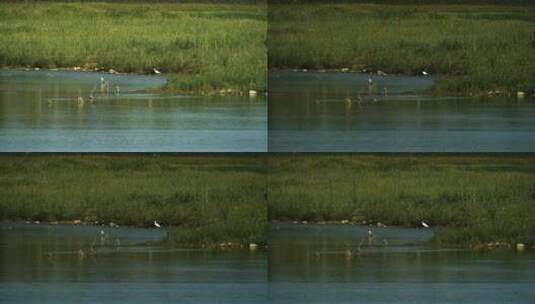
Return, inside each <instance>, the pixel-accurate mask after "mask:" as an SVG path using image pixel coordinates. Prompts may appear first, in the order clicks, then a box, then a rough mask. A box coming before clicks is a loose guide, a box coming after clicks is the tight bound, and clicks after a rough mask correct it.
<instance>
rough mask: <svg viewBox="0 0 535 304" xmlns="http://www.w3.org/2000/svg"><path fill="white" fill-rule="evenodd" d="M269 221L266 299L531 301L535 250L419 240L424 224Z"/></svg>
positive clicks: (424, 236) (428, 232) (425, 233)
mask: <svg viewBox="0 0 535 304" xmlns="http://www.w3.org/2000/svg"><path fill="white" fill-rule="evenodd" d="M368 229H369V228H368V227H361V226H350V225H295V224H280V223H279V224H273V225H272V227H271V230H270V236H269V240H270V243H269V245H270V251H269V271H268V276H269V283H270V287H269V290H270V291H269V295H270V299H271V300H272V303H407V304H408V303H452V304H453V303H456V304H458V303H503V304H505V303H533V299H535V289H534V288H533V286H535V253H534V252H533V251H525V252H521V253H520V252H515V251H512V250H504V251H493V252H475V251H469V250H453V249H436V248H431V247H427V246H425V245H424V244H425V241H426V240H428V239H429V238H430V237H432V232H431V230H427V229H400V228H388V227H387V228H376V227H372V228H371V229H372V233H373V235H374V236H375V237H374V239H373V241H372V242H371V243H369V240H368Z"/></svg>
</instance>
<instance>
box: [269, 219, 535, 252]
mask: <svg viewBox="0 0 535 304" xmlns="http://www.w3.org/2000/svg"><path fill="white" fill-rule="evenodd" d="M273 224H291V225H317V226H324V225H340V226H360V227H370V228H372V227H373V228H389V227H391V228H406V229H416V228H418V227H416V226H400V225H385V224H383V223H381V222H377V223H368V222H367V221H361V222H356V221H351V220H347V219H343V220H329V221H298V220H271V219H270V220H269V225H273ZM422 229H430V230H432V231H433V238H431V239H430V240H429V241H427V242H425V243H424V244H425V245H429V246H432V247H440V248H458V249H470V250H474V251H487V250H516V251H524V250H530V251H531V250H535V244H523V243H517V244H510V243H504V242H498V241H493V242H487V243H474V244H466V245H463V244H453V243H441V242H438V241H437V238H436V235H435V233H438V234H440V233H443V232H444V231H445V230H449V229H450V228H448V227H437V228H436V229H437V230H434V228H433V227H429V228H425V227H423V228H422ZM450 231H451V230H450Z"/></svg>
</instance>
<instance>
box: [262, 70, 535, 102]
mask: <svg viewBox="0 0 535 304" xmlns="http://www.w3.org/2000/svg"><path fill="white" fill-rule="evenodd" d="M280 71H292V72H296V73H298V72H299V73H308V72H313V73H327V72H331V73H332V72H336V73H354V74H369V75H370V76H378V77H381V76H389V75H390V76H406V77H418V76H420V77H431V78H433V79H435V83H434V84H433V85H432V86H431V87H430V88H428V89H426V90H424V91H422V92H420V93H422V94H424V95H428V96H441V97H475V98H482V99H486V98H496V97H505V98H508V99H523V98H528V99H529V98H530V97H535V90H533V92H525V91H517V90H508V89H506V88H502V89H488V90H482V91H474V92H469V93H467V94H464V93H462V92H447V93H446V92H445V91H442V90H439V89H438V88H437V83H440V82H441V81H449V80H455V79H456V77H459V76H453V75H442V74H436V75H429V74H428V75H425V76H424V75H421V74H408V73H385V72H384V71H382V70H373V69H366V68H365V69H362V70H355V69H352V68H349V67H340V68H334V69H333V68H331V69H316V68H302V67H270V68H269V70H268V73H271V72H280ZM457 80H459V78H457ZM526 93H527V94H526ZM520 95H522V97H520ZM526 95H527V96H526Z"/></svg>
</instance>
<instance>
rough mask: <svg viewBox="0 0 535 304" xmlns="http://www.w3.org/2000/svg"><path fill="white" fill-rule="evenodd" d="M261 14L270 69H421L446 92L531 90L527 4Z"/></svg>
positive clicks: (534, 74) (534, 16) (532, 35)
mask: <svg viewBox="0 0 535 304" xmlns="http://www.w3.org/2000/svg"><path fill="white" fill-rule="evenodd" d="M371 2H373V1H371ZM268 19H269V27H268V52H269V55H268V57H269V67H270V68H275V69H276V68H307V69H340V68H349V69H353V70H356V71H362V70H368V71H378V70H382V71H384V72H387V73H393V74H409V75H415V74H419V73H421V72H422V71H426V72H428V73H430V74H432V75H434V76H438V79H439V81H438V82H437V84H436V85H435V86H434V88H433V89H432V93H435V94H446V95H448V94H459V95H469V94H481V93H487V92H488V91H491V90H492V91H496V90H499V91H502V92H503V93H506V94H510V93H513V92H516V91H517V90H527V91H530V90H531V91H532V90H534V89H535V7H534V6H527V5H524V6H520V5H515V6H506V5H436V4H428V5H395V4H337V5H327V4H294V5H290V4H287V5H281V4H273V5H270V7H269V16H268Z"/></svg>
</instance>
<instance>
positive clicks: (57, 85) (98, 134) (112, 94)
mask: <svg viewBox="0 0 535 304" xmlns="http://www.w3.org/2000/svg"><path fill="white" fill-rule="evenodd" d="M100 77H104V78H105V80H106V81H109V83H110V85H109V86H108V87H109V93H108V89H106V87H101V81H100ZM165 82H166V80H165V79H164V78H162V77H156V76H134V75H112V74H107V73H85V72H60V71H20V70H0V151H2V152H6V151H10V152H29V151H37V152H44V151H61V152H80V151H81V152H114V151H122V152H149V151H150V152H204V151H210V152H263V151H266V149H267V101H266V99H265V97H262V96H259V97H256V98H249V97H235V96H233V97H228V96H227V97H224V96H217V97H200V96H195V97H192V96H182V95H167V94H149V93H143V92H142V90H146V89H150V88H158V87H161V86H162V85H164V84H165ZM117 86H118V87H119V92H118V94H117V92H116V87H117ZM91 94H92V95H93V97H94V99H93V101H90V98H89V96H90V95H91ZM78 97H82V98H83V99H84V102H83V103H82V102H79V101H78Z"/></svg>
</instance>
